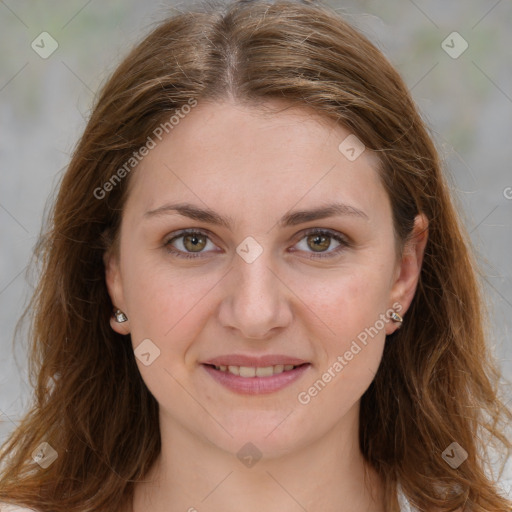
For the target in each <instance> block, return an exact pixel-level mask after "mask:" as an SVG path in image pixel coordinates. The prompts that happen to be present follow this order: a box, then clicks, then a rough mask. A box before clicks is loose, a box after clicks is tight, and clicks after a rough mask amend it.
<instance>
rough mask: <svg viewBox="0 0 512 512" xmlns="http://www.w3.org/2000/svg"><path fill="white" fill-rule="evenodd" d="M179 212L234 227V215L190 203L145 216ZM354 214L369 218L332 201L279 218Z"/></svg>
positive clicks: (286, 222) (282, 223) (292, 222)
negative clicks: (225, 215)
mask: <svg viewBox="0 0 512 512" xmlns="http://www.w3.org/2000/svg"><path fill="white" fill-rule="evenodd" d="M171 214H178V215H182V216H183V217H188V218H190V219H194V220H199V221H202V222H207V223H209V224H214V225H218V226H223V227H225V228H227V229H230V230H231V229H232V226H233V225H234V220H233V218H232V217H230V216H227V217H223V216H222V215H219V214H218V213H216V212H214V211H213V210H211V209H209V208H200V207H198V206H195V205H193V204H190V203H174V204H164V205H162V206H160V207H158V208H156V209H154V210H149V211H147V212H146V213H144V218H153V217H159V216H161V215H171ZM345 215H348V216H354V217H360V218H362V219H366V220H369V219H368V215H366V213H364V212H363V211H362V210H359V209H358V208H355V207H354V206H349V205H347V204H343V203H330V204H327V205H323V206H319V207H317V208H312V209H310V210H296V211H293V212H289V213H287V214H285V215H283V217H282V218H281V219H280V220H279V222H278V225H279V227H287V226H296V225H297V224H302V223H305V222H310V221H314V220H319V219H325V218H327V217H334V216H345Z"/></svg>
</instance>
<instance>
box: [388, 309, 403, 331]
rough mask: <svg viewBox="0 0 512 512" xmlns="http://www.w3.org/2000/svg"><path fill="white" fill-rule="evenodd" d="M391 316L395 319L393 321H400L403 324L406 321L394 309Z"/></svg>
mask: <svg viewBox="0 0 512 512" xmlns="http://www.w3.org/2000/svg"><path fill="white" fill-rule="evenodd" d="M390 317H391V320H393V322H399V323H400V324H401V323H402V322H403V321H404V319H403V318H402V317H401V316H400V315H399V314H398V313H396V312H395V311H393V312H392V313H391V315H390ZM399 327H400V326H399Z"/></svg>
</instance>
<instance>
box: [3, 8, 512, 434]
mask: <svg viewBox="0 0 512 512" xmlns="http://www.w3.org/2000/svg"><path fill="white" fill-rule="evenodd" d="M328 3H329V4H330V5H331V6H333V7H334V8H336V9H337V10H339V12H340V13H341V14H343V15H344V16H345V17H346V18H347V20H348V21H349V22H351V23H352V24H353V25H355V26H356V27H357V28H358V29H359V30H361V31H362V32H363V33H364V34H365V35H366V36H367V37H369V38H370V40H371V41H372V42H374V44H376V45H377V46H378V47H379V48H380V49H381V50H382V51H383V52H384V54H385V55H386V56H387V57H388V58H389V59H390V61H391V62H392V64H393V65H394V66H395V67H396V68H397V69H398V70H399V72H400V73H401V74H402V76H403V78H404V79H405V81H406V83H407V84H408V86H409V88H410V89H411V91H412V95H413V98H414V100H415V101H416V103H417V105H418V108H419V109H420V111H421V113H422V115H423V117H424V119H425V120H426V122H427V124H428V125H429V126H430V129H431V132H432V136H433V137H434V140H435V142H436V144H437V147H438V149H439V151H440V153H441V155H442V158H443V160H444V161H445V167H446V173H447V174H448V176H449V178H450V180H451V183H452V187H453V193H454V195H455V197H456V199H457V201H458V203H459V207H460V209H461V212H462V213H463V218H464V222H465V224H466V226H467V228H468V231H469V232H470V235H471V238H472V241H473V243H474V246H475V249H476V251H477V256H478V259H479V261H480V263H481V265H482V269H483V274H484V284H485V288H486V292H487V295H488V304H489V307H490V309H491V313H492V319H491V330H492V339H491V340H490V343H491V346H492V348H493V350H494V352H495V355H496V357H497V358H498V359H499V362H500V365H501V368H502V371H503V373H504V375H505V376H506V377H507V378H509V379H512V337H511V328H512V292H511V284H512V277H511V276H512V257H511V254H512V172H511V166H512V164H511V162H512V142H511V140H510V139H511V135H512V57H511V53H510V48H512V31H511V30H510V27H511V26H512V2H510V1H508V0H490V1H488V0H466V1H464V2H460V1H459V2H446V1H443V0H428V1H423V0H415V1H412V0H399V1H394V2H381V1H377V0H360V1H357V2H356V1H349V0H347V1H338V0H331V1H329V2H328ZM187 6H188V2H174V1H161V0H160V1H156V0H144V1H142V0H138V1H135V0H123V1H121V0H111V1H109V2H99V1H98V0H89V1H87V0H68V1H66V2H64V1H57V0H55V1H41V2H35V1H33V0H32V1H29V0H17V1H15V0H5V1H3V0H0V43H1V48H2V51H1V53H0V130H1V131H0V133H1V136H0V184H1V185H0V240H1V244H0V326H1V330H0V350H1V357H0V443H1V442H2V441H3V440H4V439H5V437H6V436H7V434H8V433H9V432H10V431H11V430H12V429H14V428H15V426H16V424H17V422H18V421H19V419H20V417H21V416H22V414H23V412H24V411H25V410H26V408H27V407H28V406H29V404H30V400H31V388H30V386H29V383H28V378H27V364H26V358H27V342H26V339H24V338H23V336H21V337H20V339H17V340H16V343H15V344H13V335H14V329H15V325H16V322H17V320H18V319H19V317H20V315H21V313H22V311H23V308H24V306H25V305H26V302H27V300H28V298H29V296H30V294H31V292H32V285H33V280H31V279H29V276H27V274H26V271H27V265H28V264H29V260H30V257H31V254H32V249H33V247H34V244H35V243H36V241H37V238H38V235H39V232H40V229H41V222H42V218H43V214H44V211H45V207H47V205H48V202H49V201H50V200H51V198H52V197H53V195H54V193H55V188H56V186H57V185H58V183H59V180H60V179H61V177H62V173H63V171H64V170H65V168H66V165H67V164H68V162H69V158H70V154H71V152H72V150H73V147H74V145H75V144H76V142H77V140H78V138H79V136H80V134H81V132H82V131H83V129H84V127H85V123H86V119H87V118H88V115H89V113H90V108H91V105H92V101H93V99H94V94H95V92H96V91H97V89H98V88H99V86H100V85H101V84H102V83H103V82H104V81H105V80H106V78H107V77H108V76H109V74H110V73H111V72H112V71H113V70H114V69H115V67H116V65H117V64H118V63H119V62H120V59H121V58H122V57H123V56H124V55H125V54H126V53H127V51H128V50H129V49H130V48H131V46H132V45H133V44H134V43H135V42H136V41H138V40H139V39H141V38H142V37H143V36H144V35H145V34H147V33H148V32H149V31H150V30H151V28H152V26H153V24H154V23H156V22H158V21H159V20H161V19H162V18H163V17H165V16H166V15H168V14H171V13H172V12H175V11H174V10H173V8H174V7H176V8H177V9H180V8H182V9H184V8H187ZM31 281H32V282H31ZM505 401H507V402H508V403H509V405H511V404H512V395H511V394H510V391H508V392H507V393H506V396H505Z"/></svg>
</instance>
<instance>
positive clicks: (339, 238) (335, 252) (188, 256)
mask: <svg viewBox="0 0 512 512" xmlns="http://www.w3.org/2000/svg"><path fill="white" fill-rule="evenodd" d="M186 235H202V236H205V237H207V238H208V239H209V240H210V237H209V235H208V233H206V232H205V231H201V230H196V229H188V230H187V229H185V230H183V231H180V232H178V233H177V234H176V235H175V236H173V237H172V238H169V239H168V240H167V241H166V242H165V243H164V246H165V247H166V248H167V250H168V252H169V253H171V254H173V255H175V256H177V257H178V258H185V259H196V258H202V257H203V256H201V254H204V253H196V255H193V253H184V252H183V251H179V250H176V249H175V248H174V247H172V246H171V242H173V241H174V240H177V239H179V238H182V237H184V236H186ZM309 235H327V236H329V237H330V238H333V239H334V240H336V241H337V242H339V243H340V245H339V246H338V247H337V248H336V249H335V250H333V251H331V252H329V253H325V254H322V253H312V256H310V258H311V259H322V258H333V257H335V256H337V255H338V254H339V253H340V252H341V251H342V250H344V249H345V248H347V247H349V246H350V243H349V241H348V240H347V239H346V238H345V237H344V236H342V235H340V234H338V233H336V232H335V231H331V230H328V229H319V228H312V229H310V230H307V231H305V232H304V233H303V234H302V238H300V240H299V242H300V241H301V240H303V239H304V238H305V237H307V236H309Z"/></svg>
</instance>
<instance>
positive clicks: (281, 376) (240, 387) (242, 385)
mask: <svg viewBox="0 0 512 512" xmlns="http://www.w3.org/2000/svg"><path fill="white" fill-rule="evenodd" d="M310 366H311V364H305V365H302V366H298V367H297V368H294V369H293V370H289V371H287V372H282V373H278V374H277V375H272V376H271V377H240V376H239V375H234V374H232V373H231V372H223V371H221V370H216V369H215V368H213V367H212V366H208V365H205V364H203V365H202V367H203V368H204V369H205V370H206V371H207V372H208V373H209V374H210V375H211V376H212V377H213V378H214V379H215V380H216V381H217V382H220V383H221V384H223V385H224V386H226V387H227V388H229V389H231V390H232V391H235V392H236V393H241V394H244V395H260V394H264V393H273V392H275V391H279V390H280V389H283V388H285V387H286V386H289V385H290V384H291V383H292V382H295V381H296V380H297V379H300V377H301V376H302V375H303V374H304V372H305V371H307V369H308V368H309V367H310Z"/></svg>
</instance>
